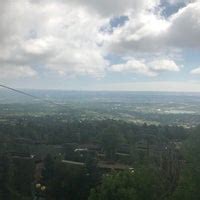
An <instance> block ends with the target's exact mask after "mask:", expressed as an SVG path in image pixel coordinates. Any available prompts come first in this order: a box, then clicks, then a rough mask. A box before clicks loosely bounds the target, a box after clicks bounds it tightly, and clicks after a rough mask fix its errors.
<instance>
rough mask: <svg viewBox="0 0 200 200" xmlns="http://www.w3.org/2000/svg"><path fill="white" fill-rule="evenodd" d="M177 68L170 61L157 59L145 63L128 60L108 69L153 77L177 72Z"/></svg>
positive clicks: (143, 61)
mask: <svg viewBox="0 0 200 200" xmlns="http://www.w3.org/2000/svg"><path fill="white" fill-rule="evenodd" d="M179 70H180V68H179V66H178V65H177V64H176V63H175V62H174V61H173V60H170V59H158V60H153V61H150V62H147V61H145V60H137V59H134V58H132V59H129V60H127V61H126V62H125V63H122V64H115V65H112V66H111V67H110V71H114V72H128V73H129V72H130V73H135V74H143V75H146V76H150V77H154V76H157V75H158V74H159V73H161V72H165V71H172V72H173V71H175V72H177V71H179Z"/></svg>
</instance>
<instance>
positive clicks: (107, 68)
mask: <svg viewBox="0 0 200 200" xmlns="http://www.w3.org/2000/svg"><path fill="white" fill-rule="evenodd" d="M0 45H1V46H0V47H1V48H0V82H2V83H5V84H7V85H10V86H14V87H18V88H40V89H47V88H48V89H67V90H134V91H135V90H136V91H137V90H143V91H200V1H199V0H0Z"/></svg>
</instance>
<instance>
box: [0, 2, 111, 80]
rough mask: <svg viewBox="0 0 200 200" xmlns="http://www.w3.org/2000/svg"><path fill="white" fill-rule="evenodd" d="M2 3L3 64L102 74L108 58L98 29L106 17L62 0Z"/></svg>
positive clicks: (72, 72) (78, 73) (0, 56)
mask: <svg viewBox="0 0 200 200" xmlns="http://www.w3.org/2000/svg"><path fill="white" fill-rule="evenodd" d="M0 4H1V5H2V7H3V8H2V7H1V5H0V7H1V11H2V13H1V16H2V18H1V19H0V36H1V37H0V40H1V39H2V38H3V39H2V41H1V49H0V53H1V54H0V66H1V65H3V64H6V65H13V67H15V68H17V67H20V66H21V65H24V66H31V67H33V68H34V67H35V66H40V67H43V69H46V70H52V71H55V72H57V73H58V74H62V75H66V76H68V75H69V76H71V75H92V76H96V77H100V76H103V74H104V69H105V67H106V66H107V65H108V62H107V61H106V60H105V59H104V55H105V53H104V52H105V51H103V50H102V48H101V42H102V39H101V37H102V36H101V33H100V32H99V29H100V27H102V26H103V24H105V23H106V22H107V21H108V20H107V19H103V18H101V17H99V16H97V15H91V14H90V13H89V12H87V11H86V10H85V9H84V8H82V7H72V5H68V3H66V2H65V1H61V0H60V1H52V0H49V1H47V0H45V1H30V0H29V1H25V0H22V1H11V0H9V1H8V2H7V3H2V1H1V2H0ZM8 24H9V26H8Z"/></svg>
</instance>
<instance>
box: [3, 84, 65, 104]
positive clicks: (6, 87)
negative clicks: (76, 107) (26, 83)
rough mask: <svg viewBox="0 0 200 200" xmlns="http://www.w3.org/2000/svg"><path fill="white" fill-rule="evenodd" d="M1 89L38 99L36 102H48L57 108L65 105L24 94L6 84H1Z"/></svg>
mask: <svg viewBox="0 0 200 200" xmlns="http://www.w3.org/2000/svg"><path fill="white" fill-rule="evenodd" d="M0 87H2V88H5V89H8V90H11V91H14V92H16V93H19V94H22V95H25V96H28V97H31V98H34V99H36V100H40V101H44V102H47V103H50V104H54V105H57V106H63V105H61V104H58V103H56V102H54V101H51V100H47V99H43V98H41V97H37V96H34V95H32V94H29V93H27V92H23V91H21V90H18V89H15V88H12V87H9V86H6V85H4V84H0Z"/></svg>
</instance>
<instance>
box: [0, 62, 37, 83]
mask: <svg viewBox="0 0 200 200" xmlns="http://www.w3.org/2000/svg"><path fill="white" fill-rule="evenodd" d="M36 75H37V72H36V71H34V70H33V69H32V68H31V67H30V66H14V65H11V66H9V65H7V66H1V67H0V78H1V79H2V80H10V79H12V80H13V79H17V78H24V77H35V76H36Z"/></svg>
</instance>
